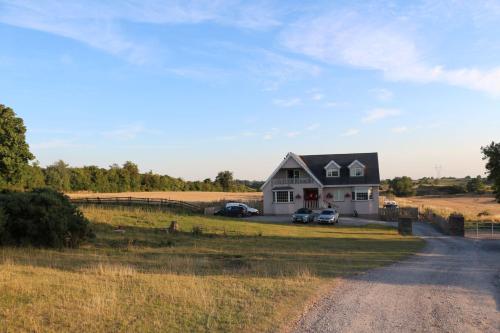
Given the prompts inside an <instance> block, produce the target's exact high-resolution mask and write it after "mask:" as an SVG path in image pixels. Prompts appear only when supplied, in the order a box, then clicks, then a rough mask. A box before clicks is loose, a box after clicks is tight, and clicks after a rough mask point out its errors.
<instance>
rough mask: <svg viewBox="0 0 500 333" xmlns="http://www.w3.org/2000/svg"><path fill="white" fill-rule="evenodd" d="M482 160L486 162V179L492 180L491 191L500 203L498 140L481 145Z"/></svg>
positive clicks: (499, 149)
mask: <svg viewBox="0 0 500 333" xmlns="http://www.w3.org/2000/svg"><path fill="white" fill-rule="evenodd" d="M481 152H482V153H483V160H488V162H486V170H488V179H489V180H491V181H492V182H493V193H495V197H496V199H497V201H498V202H499V203H500V142H499V143H495V142H491V144H490V145H488V146H486V147H481Z"/></svg>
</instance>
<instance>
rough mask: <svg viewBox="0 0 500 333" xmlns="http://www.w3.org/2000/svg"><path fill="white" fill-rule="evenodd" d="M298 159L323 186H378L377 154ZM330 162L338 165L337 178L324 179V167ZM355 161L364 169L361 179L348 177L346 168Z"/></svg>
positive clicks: (332, 155) (335, 155)
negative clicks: (338, 173) (338, 174)
mask: <svg viewBox="0 0 500 333" xmlns="http://www.w3.org/2000/svg"><path fill="white" fill-rule="evenodd" d="M299 157H300V158H301V159H302V160H303V161H304V163H305V164H306V165H307V167H308V168H309V170H311V172H312V173H313V174H314V176H315V177H316V178H318V180H319V181H320V182H321V183H322V184H323V185H326V186H328V185H362V184H380V174H379V169H378V154H377V153H359V154H329V155H301V156H299ZM332 160H333V161H335V163H337V164H338V165H340V177H338V178H334V177H328V178H327V177H326V171H325V166H326V165H327V164H328V163H329V162H330V161H332ZM356 160H358V161H359V162H361V163H362V164H363V165H364V166H365V167H366V168H365V173H364V176H363V177H350V176H349V168H348V166H349V164H351V163H352V162H354V161H356Z"/></svg>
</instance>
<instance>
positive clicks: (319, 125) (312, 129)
mask: <svg viewBox="0 0 500 333" xmlns="http://www.w3.org/2000/svg"><path fill="white" fill-rule="evenodd" d="M320 127H321V124H320V123H313V124H311V125H309V126H307V127H306V130H308V131H314V130H317V129H318V128H320Z"/></svg>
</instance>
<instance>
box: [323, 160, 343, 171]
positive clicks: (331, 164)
mask: <svg viewBox="0 0 500 333" xmlns="http://www.w3.org/2000/svg"><path fill="white" fill-rule="evenodd" d="M329 169H340V165H338V164H337V162H335V161H334V160H331V161H330V162H328V164H327V165H325V170H329Z"/></svg>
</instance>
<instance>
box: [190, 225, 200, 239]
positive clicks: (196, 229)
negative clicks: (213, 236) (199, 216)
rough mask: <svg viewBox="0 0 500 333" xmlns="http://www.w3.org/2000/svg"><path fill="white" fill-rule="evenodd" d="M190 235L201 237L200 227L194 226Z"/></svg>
mask: <svg viewBox="0 0 500 333" xmlns="http://www.w3.org/2000/svg"><path fill="white" fill-rule="evenodd" d="M191 233H192V234H193V236H201V235H203V228H202V227H201V226H200V225H195V226H193V229H192V230H191Z"/></svg>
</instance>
